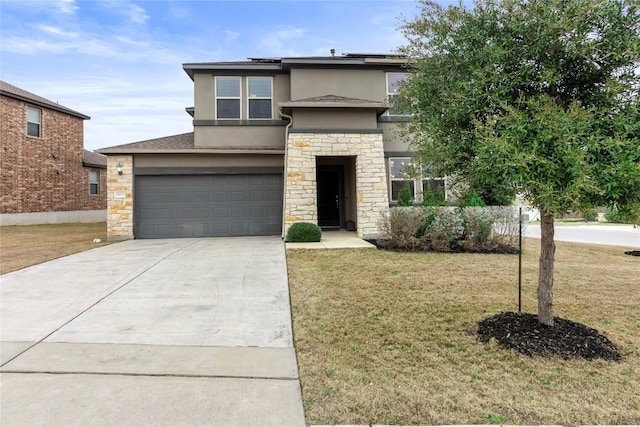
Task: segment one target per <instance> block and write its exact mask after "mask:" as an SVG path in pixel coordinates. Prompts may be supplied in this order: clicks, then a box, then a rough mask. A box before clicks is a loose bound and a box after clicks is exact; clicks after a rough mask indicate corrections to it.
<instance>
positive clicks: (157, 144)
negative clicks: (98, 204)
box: [97, 132, 284, 154]
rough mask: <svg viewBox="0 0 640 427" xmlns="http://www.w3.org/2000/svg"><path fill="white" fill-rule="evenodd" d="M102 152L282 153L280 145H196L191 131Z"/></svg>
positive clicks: (117, 146)
mask: <svg viewBox="0 0 640 427" xmlns="http://www.w3.org/2000/svg"><path fill="white" fill-rule="evenodd" d="M97 151H98V152H99V153H103V154H136V153H137V154H143V153H154V154H162V153H175V154H181V153H182V154H184V153H216V154H238V153H254V154H282V153H284V148H282V147H237V146H227V147H219V146H216V147H196V146H195V144H194V139H193V132H189V133H182V134H179V135H171V136H165V137H162V138H155V139H148V140H146V141H138V142H132V143H130V144H122V145H116V146H114V147H106V148H101V149H99V150H97Z"/></svg>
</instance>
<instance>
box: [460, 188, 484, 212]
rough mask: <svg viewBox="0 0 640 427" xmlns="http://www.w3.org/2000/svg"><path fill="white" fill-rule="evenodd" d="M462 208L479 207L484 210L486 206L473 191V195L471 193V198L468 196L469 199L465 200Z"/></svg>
mask: <svg viewBox="0 0 640 427" xmlns="http://www.w3.org/2000/svg"><path fill="white" fill-rule="evenodd" d="M464 206H468V207H469V206H470V207H474V206H475V207H480V208H484V207H486V206H487V205H486V204H485V203H484V201H483V200H482V198H480V196H478V193H476V192H475V191H474V192H473V193H471V196H469V198H468V199H467V201H466V202H465V204H464Z"/></svg>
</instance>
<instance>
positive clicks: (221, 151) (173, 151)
mask: <svg viewBox="0 0 640 427" xmlns="http://www.w3.org/2000/svg"><path fill="white" fill-rule="evenodd" d="M98 151H100V153H102V154H106V155H109V154H194V153H197V154H203V153H204V154H284V149H282V148H279V147H274V148H267V147H265V148H259V149H254V148H211V147H201V148H102V149H100V150H98Z"/></svg>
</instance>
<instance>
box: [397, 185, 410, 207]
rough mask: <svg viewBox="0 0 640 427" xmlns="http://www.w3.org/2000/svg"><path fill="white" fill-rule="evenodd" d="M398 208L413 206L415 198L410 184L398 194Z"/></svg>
mask: <svg viewBox="0 0 640 427" xmlns="http://www.w3.org/2000/svg"><path fill="white" fill-rule="evenodd" d="M398 206H413V196H411V188H409V184H407V183H406V182H405V184H404V185H403V186H402V188H401V189H400V192H399V193H398Z"/></svg>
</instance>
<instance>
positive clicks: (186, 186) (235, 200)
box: [134, 174, 282, 238]
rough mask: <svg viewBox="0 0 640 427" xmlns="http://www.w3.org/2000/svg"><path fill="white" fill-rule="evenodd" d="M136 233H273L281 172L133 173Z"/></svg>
mask: <svg viewBox="0 0 640 427" xmlns="http://www.w3.org/2000/svg"><path fill="white" fill-rule="evenodd" d="M134 197H135V234H136V237H137V238H164V237H204V236H244V235H277V234H280V232H281V227H282V225H281V224H282V175H280V174H259V175H167V176H136V178H135V195H134Z"/></svg>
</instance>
